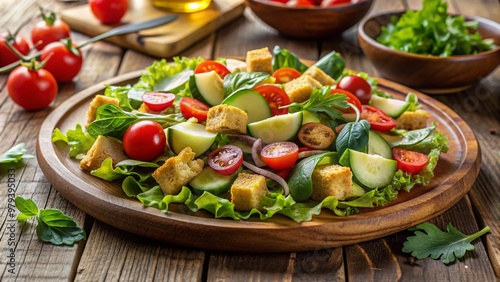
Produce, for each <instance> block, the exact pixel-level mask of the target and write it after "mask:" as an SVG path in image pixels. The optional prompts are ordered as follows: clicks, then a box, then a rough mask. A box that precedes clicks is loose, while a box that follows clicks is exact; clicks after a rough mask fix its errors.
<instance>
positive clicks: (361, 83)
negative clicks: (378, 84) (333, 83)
mask: <svg viewBox="0 0 500 282" xmlns="http://www.w3.org/2000/svg"><path fill="white" fill-rule="evenodd" d="M336 88H337V89H343V90H347V91H349V92H351V93H352V94H354V95H355V96H356V97H358V99H359V101H360V102H361V104H363V105H366V104H368V102H370V99H371V98H372V87H371V86H370V84H369V83H368V82H367V81H366V80H365V79H364V78H362V77H359V76H357V75H346V76H344V77H342V78H341V79H340V80H339V82H338V83H337V87H336Z"/></svg>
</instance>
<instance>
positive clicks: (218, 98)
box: [189, 71, 224, 106]
mask: <svg viewBox="0 0 500 282" xmlns="http://www.w3.org/2000/svg"><path fill="white" fill-rule="evenodd" d="M189 83H190V89H191V92H192V94H193V97H195V98H198V97H200V98H201V99H202V100H203V101H204V102H206V103H207V104H208V105H210V106H215V105H219V104H220V103H221V102H222V101H223V100H224V85H223V84H224V81H223V80H222V78H220V76H219V75H218V74H217V73H216V72H215V71H209V72H203V73H196V74H194V75H193V76H192V77H191V80H190V81H189ZM193 85H194V87H192V86H193Z"/></svg>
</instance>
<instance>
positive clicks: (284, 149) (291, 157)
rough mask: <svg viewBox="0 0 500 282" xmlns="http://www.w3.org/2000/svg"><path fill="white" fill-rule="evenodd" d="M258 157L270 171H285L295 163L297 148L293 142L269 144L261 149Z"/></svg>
mask: <svg viewBox="0 0 500 282" xmlns="http://www.w3.org/2000/svg"><path fill="white" fill-rule="evenodd" d="M260 156H261V157H262V160H263V161H264V162H265V163H266V164H267V165H268V166H269V167H270V168H272V169H277V170H283V169H287V168H290V167H292V166H293V165H294V164H295V162H297V159H298V158H299V146H297V144H295V143H293V142H275V143H271V144H268V145H266V146H264V148H262V150H261V151H260Z"/></svg>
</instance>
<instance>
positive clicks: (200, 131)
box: [165, 121, 217, 157]
mask: <svg viewBox="0 0 500 282" xmlns="http://www.w3.org/2000/svg"><path fill="white" fill-rule="evenodd" d="M165 134H166V135H167V143H168V146H169V147H170V149H171V150H172V151H173V152H174V153H175V154H179V153H180V152H181V151H182V150H183V149H184V148H186V147H191V149H192V150H193V152H195V153H196V156H197V157H198V156H200V155H201V154H203V153H205V152H206V151H207V150H208V149H210V147H211V146H212V144H213V143H214V142H215V137H217V133H211V132H208V131H206V130H205V126H204V125H203V124H200V123H196V122H190V121H186V122H182V123H178V124H176V125H173V126H171V127H168V128H167V129H165Z"/></svg>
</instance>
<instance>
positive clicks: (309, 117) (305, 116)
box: [302, 110, 321, 124]
mask: <svg viewBox="0 0 500 282" xmlns="http://www.w3.org/2000/svg"><path fill="white" fill-rule="evenodd" d="M309 122H315V123H320V122H321V120H320V119H319V118H318V117H317V116H315V115H313V114H312V113H311V112H310V111H306V110H304V111H302V124H306V123H309Z"/></svg>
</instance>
